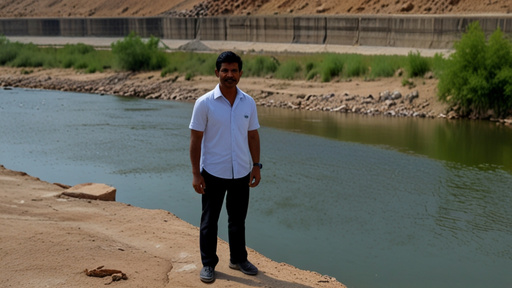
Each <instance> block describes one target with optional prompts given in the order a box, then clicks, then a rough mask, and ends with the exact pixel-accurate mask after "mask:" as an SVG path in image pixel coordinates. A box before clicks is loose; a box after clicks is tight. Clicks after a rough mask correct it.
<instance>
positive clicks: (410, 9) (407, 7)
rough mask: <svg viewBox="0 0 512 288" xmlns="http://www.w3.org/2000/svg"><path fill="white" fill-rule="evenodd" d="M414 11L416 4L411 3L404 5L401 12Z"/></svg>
mask: <svg viewBox="0 0 512 288" xmlns="http://www.w3.org/2000/svg"><path fill="white" fill-rule="evenodd" d="M412 9H414V4H412V3H411V2H407V3H405V4H404V5H402V8H400V12H411V11H412Z"/></svg>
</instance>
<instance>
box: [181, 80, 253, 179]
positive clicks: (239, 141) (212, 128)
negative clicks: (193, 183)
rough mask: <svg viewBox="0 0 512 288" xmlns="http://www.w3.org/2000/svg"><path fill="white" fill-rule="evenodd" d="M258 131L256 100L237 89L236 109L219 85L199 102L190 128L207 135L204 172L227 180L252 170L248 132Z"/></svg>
mask: <svg viewBox="0 0 512 288" xmlns="http://www.w3.org/2000/svg"><path fill="white" fill-rule="evenodd" d="M259 127H260V124H259V122H258V114H257V111H256V103H255V102H254V99H252V97H251V96H249V95H247V94H246V93H244V92H243V91H242V90H240V89H238V87H237V94H236V98H235V102H234V103H233V106H231V104H230V103H229V101H228V100H227V99H226V98H225V97H224V96H223V95H222V93H221V91H220V88H219V85H218V84H217V86H216V87H215V89H213V90H212V91H210V92H208V93H206V94H204V95H203V96H201V97H200V98H199V99H197V100H196V103H195V105H194V110H193V112H192V119H191V121H190V125H189V128H190V129H193V130H197V131H201V132H203V133H204V134H203V142H202V143H201V171H202V170H203V169H206V171H208V173H210V174H212V175H214V176H216V177H219V178H224V179H237V178H242V177H244V176H247V174H249V173H250V172H251V170H252V157H251V153H250V151H249V142H248V136H247V132H248V131H252V130H256V129H258V128H259Z"/></svg>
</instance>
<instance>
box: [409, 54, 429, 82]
mask: <svg viewBox="0 0 512 288" xmlns="http://www.w3.org/2000/svg"><path fill="white" fill-rule="evenodd" d="M406 71H407V75H408V77H423V75H425V73H427V72H428V71H430V62H429V61H428V60H427V58H425V57H421V55H420V52H419V51H418V52H416V53H413V52H412V51H411V52H409V54H407V67H406Z"/></svg>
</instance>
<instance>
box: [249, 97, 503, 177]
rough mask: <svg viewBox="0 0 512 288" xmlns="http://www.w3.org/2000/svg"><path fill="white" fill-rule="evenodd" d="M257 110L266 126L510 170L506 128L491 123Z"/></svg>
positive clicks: (482, 167)
mask: <svg viewBox="0 0 512 288" xmlns="http://www.w3.org/2000/svg"><path fill="white" fill-rule="evenodd" d="M259 111H260V118H262V121H261V122H262V124H263V125H264V126H268V127H274V128H278V129H284V130H288V131H295V132H298V133H306V134H312V135H317V136H321V137H327V138H332V139H337V140H342V141H349V142H357V143H363V144H370V145H377V146H385V148H386V149H395V150H398V151H400V152H405V153H413V154H417V155H424V156H427V157H429V158H432V159H438V160H443V161H450V162H456V163H460V164H463V165H467V166H475V167H479V168H481V169H496V168H499V169H504V170H507V171H509V172H512V161H510V159H512V128H511V127H507V126H502V125H496V123H493V122H488V121H465V120H457V121H448V120H446V119H419V118H393V117H385V116H371V117H370V116H362V115H354V114H344V113H326V112H314V111H292V110H285V109H276V108H264V107H260V108H259Z"/></svg>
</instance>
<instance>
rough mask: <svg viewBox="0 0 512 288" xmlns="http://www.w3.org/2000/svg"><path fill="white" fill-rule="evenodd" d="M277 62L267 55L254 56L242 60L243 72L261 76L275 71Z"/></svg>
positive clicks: (277, 65)
mask: <svg viewBox="0 0 512 288" xmlns="http://www.w3.org/2000/svg"><path fill="white" fill-rule="evenodd" d="M278 67H279V62H278V61H276V59H275V58H273V57H269V56H256V57H254V58H247V59H245V60H244V67H243V70H244V73H245V74H246V75H247V76H255V77H263V76H267V75H269V74H273V73H275V72H276V71H277V69H278Z"/></svg>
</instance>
